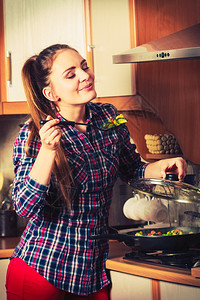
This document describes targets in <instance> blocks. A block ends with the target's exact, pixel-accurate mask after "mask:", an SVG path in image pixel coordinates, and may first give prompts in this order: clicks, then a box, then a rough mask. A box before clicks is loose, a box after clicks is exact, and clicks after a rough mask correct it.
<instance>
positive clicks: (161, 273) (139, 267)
mask: <svg viewBox="0 0 200 300" xmlns="http://www.w3.org/2000/svg"><path fill="white" fill-rule="evenodd" d="M128 252H131V249H130V248H129V247H127V246H125V245H123V244H122V243H119V242H117V241H110V251H109V258H108V260H107V262H106V267H107V269H109V270H113V271H117V272H122V273H126V274H131V275H135V276H142V277H145V278H150V279H155V280H159V281H167V282H173V283H178V284H184V285H190V286H196V287H200V268H193V269H191V270H189V269H188V270H182V269H175V268H171V267H166V266H156V265H152V264H151V265H150V264H148V263H141V262H134V261H129V260H125V259H123V256H124V254H125V253H128ZM196 277H197V278H196Z"/></svg>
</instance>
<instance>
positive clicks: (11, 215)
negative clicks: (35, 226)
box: [0, 210, 19, 237]
mask: <svg viewBox="0 0 200 300" xmlns="http://www.w3.org/2000/svg"><path fill="white" fill-rule="evenodd" d="M18 231H19V230H18V219H17V214H16V212H15V211H14V210H0V237H13V236H18V235H19V232H18Z"/></svg>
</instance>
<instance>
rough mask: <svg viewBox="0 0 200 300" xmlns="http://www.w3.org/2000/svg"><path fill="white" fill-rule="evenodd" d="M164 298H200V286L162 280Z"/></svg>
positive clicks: (171, 299)
mask: <svg viewBox="0 0 200 300" xmlns="http://www.w3.org/2000/svg"><path fill="white" fill-rule="evenodd" d="M160 291H161V299H162V300H169V299H170V300H188V299H189V300H199V299H200V287H194V286H186V285H182V284H175V283H171V282H164V281H161V282H160Z"/></svg>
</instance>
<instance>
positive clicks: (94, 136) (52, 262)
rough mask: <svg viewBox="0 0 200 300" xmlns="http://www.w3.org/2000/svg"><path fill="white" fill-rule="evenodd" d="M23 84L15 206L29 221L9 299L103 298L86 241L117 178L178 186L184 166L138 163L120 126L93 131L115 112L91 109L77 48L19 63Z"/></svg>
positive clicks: (14, 260) (104, 287)
mask: <svg viewBox="0 0 200 300" xmlns="http://www.w3.org/2000/svg"><path fill="white" fill-rule="evenodd" d="M22 79H23V84H24V89H25V93H26V97H27V101H28V104H29V107H30V112H31V120H30V121H28V122H27V124H25V125H24V126H23V128H22V129H21V131H20V133H19V136H18V138H17V139H16V142H15V146H14V154H13V159H14V165H15V180H14V187H13V202H14V205H15V210H16V212H17V213H18V215H19V216H23V217H28V218H30V220H29V223H28V225H27V227H26V229H25V231H24V233H23V235H22V237H21V240H20V243H19V245H18V246H17V247H16V249H15V251H14V253H13V255H12V257H11V262H10V265H9V267H8V272H7V282H6V287H7V295H8V299H28V300H31V299H37V298H38V299H40V300H43V299H48V300H49V299H64V297H65V299H85V298H87V299H101V300H103V299H109V294H108V286H109V284H110V281H109V276H108V274H107V273H106V269H105V261H106V258H107V253H108V242H107V241H94V240H92V239H91V238H90V237H91V236H92V235H93V234H103V233H107V231H108V212H109V207H110V202H111V198H112V189H113V185H114V183H115V182H116V179H117V177H118V176H119V177H120V178H121V179H122V180H124V181H126V182H127V181H128V180H130V179H133V178H137V177H138V174H140V176H145V177H158V178H161V177H165V173H166V172H169V171H171V172H174V173H177V174H179V178H180V179H183V178H184V176H185V175H186V171H187V165H186V162H185V161H184V160H183V159H182V158H175V159H167V160H161V161H159V162H155V163H152V164H144V163H142V162H141V160H140V156H139V154H138V153H136V152H135V145H132V144H131V143H130V136H129V132H128V129H127V127H126V125H125V124H122V125H120V126H118V127H116V128H113V129H110V130H108V131H103V130H101V127H102V126H103V124H105V123H106V122H107V121H108V119H110V118H115V117H116V115H117V111H116V108H115V107H113V106H112V105H110V104H100V103H99V104H97V103H92V102H91V100H93V99H94V98H95V97H96V92H95V88H94V75H93V73H92V71H91V70H90V69H89V68H88V65H87V62H86V60H85V59H83V58H82V57H81V55H80V54H79V53H78V52H77V51H76V50H75V49H73V48H70V47H69V46H67V45H53V46H51V47H48V48H47V49H45V50H43V51H42V52H41V53H40V54H39V55H38V56H33V57H31V58H30V59H28V60H27V61H26V62H25V64H24V67H23V69H22ZM44 119H45V120H47V121H48V122H46V123H45V124H44V125H43V126H42V125H40V120H44ZM64 120H68V121H75V122H78V123H85V124H88V125H87V126H86V125H80V124H79V125H75V126H74V127H73V126H71V125H66V126H61V124H59V122H60V121H64Z"/></svg>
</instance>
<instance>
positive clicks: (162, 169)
mask: <svg viewBox="0 0 200 300" xmlns="http://www.w3.org/2000/svg"><path fill="white" fill-rule="evenodd" d="M166 173H172V174H177V175H178V177H179V180H183V179H184V177H185V176H186V174H187V163H186V161H185V160H184V159H183V158H182V157H175V158H169V159H162V160H159V161H157V162H155V163H150V164H149V165H148V166H147V167H146V169H145V178H163V179H165V177H166Z"/></svg>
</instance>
